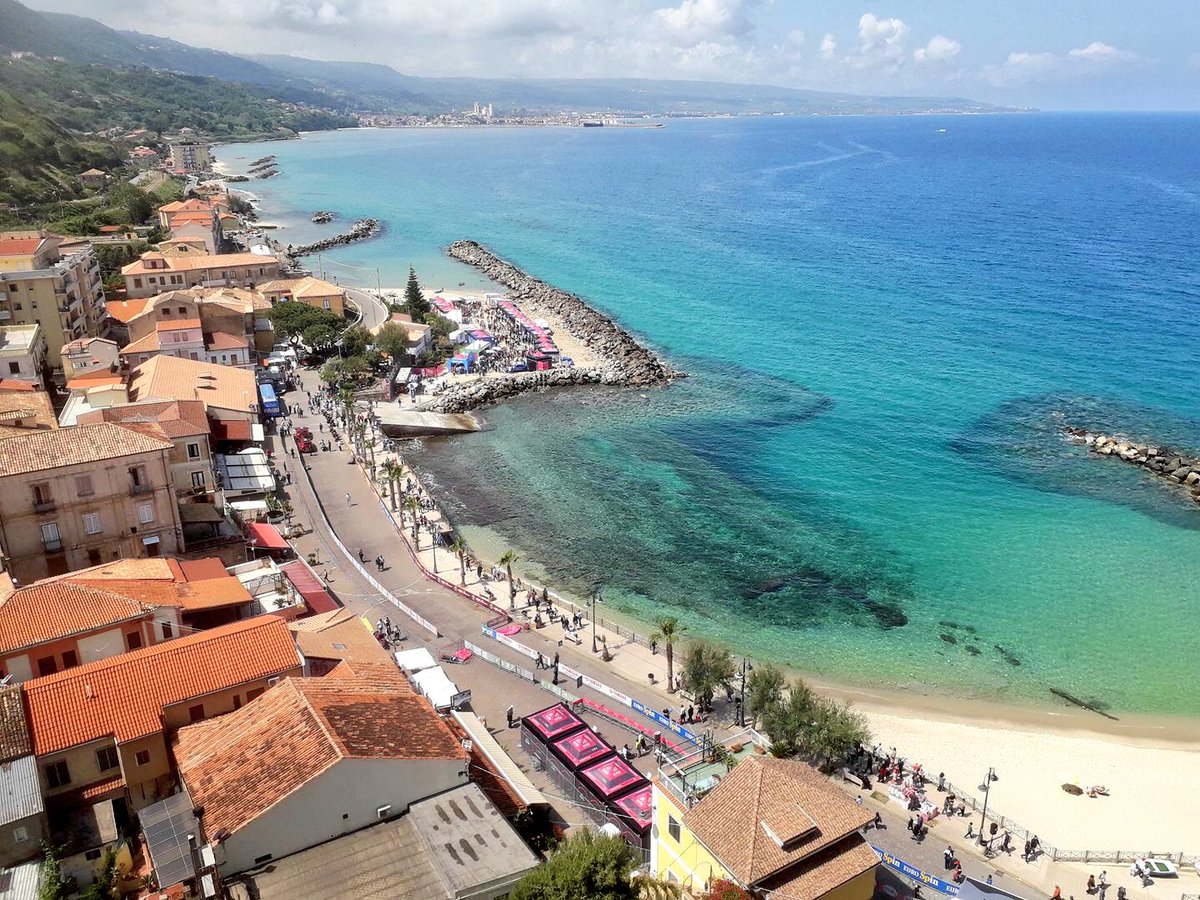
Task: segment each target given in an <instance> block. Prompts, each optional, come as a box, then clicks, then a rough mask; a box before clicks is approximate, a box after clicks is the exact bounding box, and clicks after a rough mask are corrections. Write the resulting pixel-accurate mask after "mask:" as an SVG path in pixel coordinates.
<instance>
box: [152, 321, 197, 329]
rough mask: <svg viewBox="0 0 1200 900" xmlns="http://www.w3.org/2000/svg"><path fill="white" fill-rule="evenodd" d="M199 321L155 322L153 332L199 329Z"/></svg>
mask: <svg viewBox="0 0 1200 900" xmlns="http://www.w3.org/2000/svg"><path fill="white" fill-rule="evenodd" d="M199 327H200V320H199V319H169V320H167V321H162V322H156V323H155V325H154V330H155V331H182V330H183V329H185V328H199Z"/></svg>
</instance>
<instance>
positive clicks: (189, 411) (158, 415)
mask: <svg viewBox="0 0 1200 900" xmlns="http://www.w3.org/2000/svg"><path fill="white" fill-rule="evenodd" d="M76 421H77V422H78V423H79V424H80V425H91V424H94V423H96V422H114V423H117V424H126V425H128V424H134V423H153V424H155V425H158V426H159V427H160V428H161V429H162V430H163V432H164V433H165V434H166V435H167V437H172V438H178V437H193V436H196V435H201V434H208V432H209V428H210V426H209V424H208V416H207V415H205V413H204V404H203V403H201V402H200V401H199V400H159V401H151V402H149V403H130V404H127V405H125V406H109V407H105V408H104V409H94V410H90V411H89V412H85V413H82V414H81V415H80V416H79V418H78V419H77V420H76ZM221 574H222V575H224V574H225V570H224V569H222V570H221Z"/></svg>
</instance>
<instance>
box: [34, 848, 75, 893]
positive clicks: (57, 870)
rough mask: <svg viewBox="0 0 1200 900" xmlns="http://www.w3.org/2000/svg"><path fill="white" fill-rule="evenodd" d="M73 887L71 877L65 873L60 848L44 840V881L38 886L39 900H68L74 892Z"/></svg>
mask: <svg viewBox="0 0 1200 900" xmlns="http://www.w3.org/2000/svg"><path fill="white" fill-rule="evenodd" d="M71 888H72V885H71V879H68V878H67V877H66V876H65V875H63V870H62V863H61V862H59V859H58V848H56V847H53V846H51V845H50V844H49V843H47V842H46V841H42V881H41V884H40V885H39V886H38V900H66V898H67V897H68V896H69V895H70V894H71V893H72V891H71Z"/></svg>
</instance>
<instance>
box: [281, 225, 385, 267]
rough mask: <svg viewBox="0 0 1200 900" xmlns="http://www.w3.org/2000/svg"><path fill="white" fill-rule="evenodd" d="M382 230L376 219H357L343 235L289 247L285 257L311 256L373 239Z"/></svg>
mask: <svg viewBox="0 0 1200 900" xmlns="http://www.w3.org/2000/svg"><path fill="white" fill-rule="evenodd" d="M382 230H383V223H382V222H380V221H379V220H378V219H359V220H358V221H357V222H355V223H354V224H353V225H351V226H350V230H349V231H347V232H345V233H344V234H336V235H334V236H333V237H327V238H325V239H324V240H320V241H317V242H316V243H313V244H304V245H302V246H300V247H293V246H290V245H289V246H288V249H287V255H288V256H290V257H291V258H292V259H295V258H296V257H298V256H311V255H312V254H314V253H321V252H323V251H325V250H329V249H331V248H333V247H342V246H344V245H346V244H353V243H354V242H355V241H365V240H367V239H368V238H373V237H375V235H377V234H379V232H381V231H382Z"/></svg>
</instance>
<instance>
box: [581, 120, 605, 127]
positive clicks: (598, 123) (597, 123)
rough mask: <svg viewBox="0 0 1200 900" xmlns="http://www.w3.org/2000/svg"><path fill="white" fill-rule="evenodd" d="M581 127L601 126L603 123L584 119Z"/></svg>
mask: <svg viewBox="0 0 1200 900" xmlns="http://www.w3.org/2000/svg"><path fill="white" fill-rule="evenodd" d="M583 127H584V128H603V127H604V123H603V122H590V121H587V120H584V123H583Z"/></svg>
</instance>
